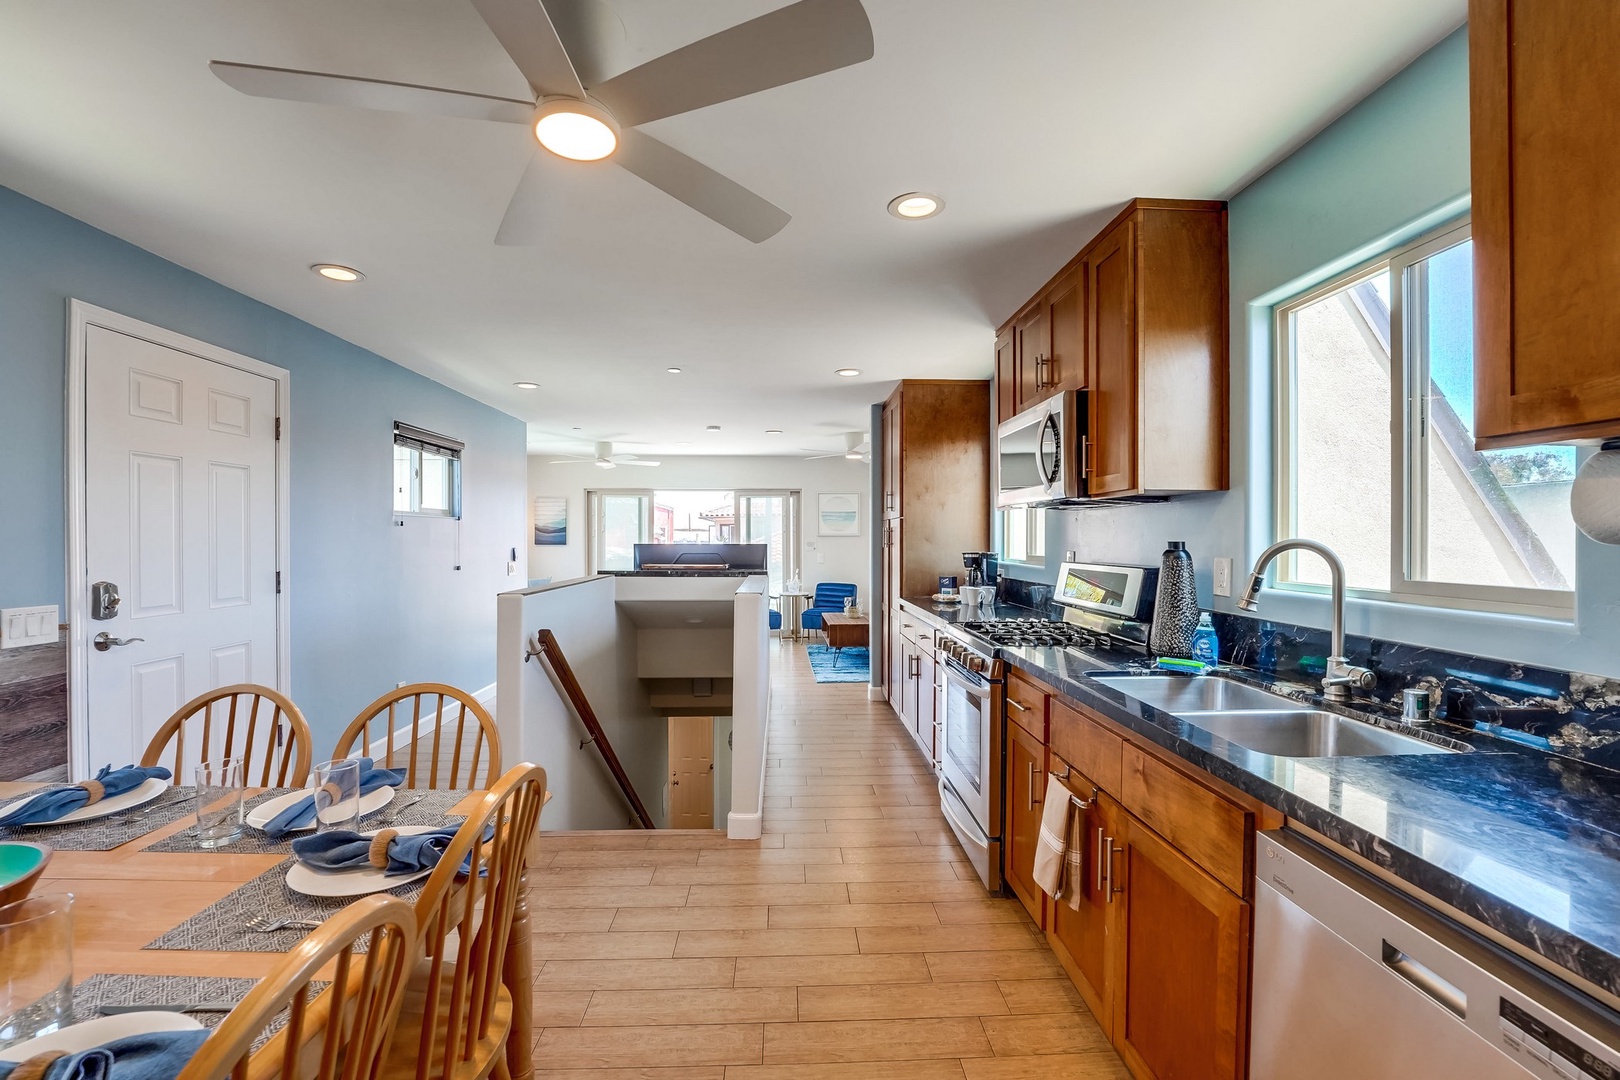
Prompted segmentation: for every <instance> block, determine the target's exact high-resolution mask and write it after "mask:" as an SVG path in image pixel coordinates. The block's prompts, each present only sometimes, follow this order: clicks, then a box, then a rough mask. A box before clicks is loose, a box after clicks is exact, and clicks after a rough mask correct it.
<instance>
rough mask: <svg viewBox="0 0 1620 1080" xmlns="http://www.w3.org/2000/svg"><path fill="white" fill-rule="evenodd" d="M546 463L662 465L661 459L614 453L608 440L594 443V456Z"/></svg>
mask: <svg viewBox="0 0 1620 1080" xmlns="http://www.w3.org/2000/svg"><path fill="white" fill-rule="evenodd" d="M546 464H547V465H595V466H596V467H597V468H599V469H614V468H617V467H619V466H620V465H645V466H647V467H649V468H651V467H652V466H655V465H662V464H663V462H661V461H648V460H647V459H646V458H638V457H636V455H634V454H615V453H614V452H613V444H612V443H610V442H599V443H597V444H596V456H595V457H594V458H588V457H571V458H558V459H557V460H556V461H548V462H546Z"/></svg>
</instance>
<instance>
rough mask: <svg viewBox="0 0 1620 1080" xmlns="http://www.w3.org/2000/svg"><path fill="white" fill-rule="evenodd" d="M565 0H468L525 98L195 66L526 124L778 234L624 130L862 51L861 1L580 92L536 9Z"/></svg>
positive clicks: (240, 86)
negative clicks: (530, 96)
mask: <svg viewBox="0 0 1620 1080" xmlns="http://www.w3.org/2000/svg"><path fill="white" fill-rule="evenodd" d="M568 2H569V0H472V4H473V7H475V8H477V10H478V14H479V15H481V16H482V17H483V20H484V22H485V23H486V24H487V25H488V26H489V28H490V30H492V31H493V32H494V34H495V37H496V39H497V40H498V41H499V42H500V44H501V47H502V48H504V49H505V50H506V53H507V55H508V56H510V57H511V58H512V62H513V63H514V64H516V65H517V67H518V70H519V71H521V72H522V73H523V76H524V78H526V79H528V81H529V85H530V87H531V88H532V89H533V90H534V94H535V97H534V100H532V101H530V100H516V99H513V98H501V97H491V96H489V95H486V94H473V93H468V92H466V91H462V90H445V89H440V88H438V87H432V86H416V85H413V84H411V83H396V82H384V81H382V80H380V79H363V78H358V77H356V76H352V75H332V74H326V73H322V72H317V71H297V70H293V69H291V68H277V67H262V66H260V65H257V64H237V63H231V62H228V61H224V60H215V61H213V62H212V63H210V64H209V65H208V66H209V69H210V70H212V71H213V73H214V74H215V75H217V76H218V77H219V78H220V79H222V80H223V81H224V82H226V83H228V84H229V85H231V86H233V87H235V88H236V89H237V90H240V91H241V92H242V93H244V94H251V95H253V96H254V97H268V98H281V99H285V100H289V101H308V102H317V103H320V104H325V105H349V106H354V107H358V108H363V109H382V110H385V111H389V112H405V113H425V114H429V115H434V116H450V117H458V118H461V119H469V120H494V121H499V122H505V123H512V124H523V125H527V126H529V127H530V129H531V131H532V132H533V133H534V136H535V138H536V139H538V140H539V143H540V145H541V146H542V147H544V148H545V149H546V150H548V151H550V153H551V154H555V155H557V156H558V157H562V158H569V159H571V160H574V161H600V160H602V159H610V160H611V161H612V162H613V163H614V164H617V165H619V166H621V167H623V168H625V169H628V170H629V171H630V172H632V173H634V174H635V175H637V176H639V177H641V178H642V179H643V180H645V181H647V183H649V184H651V185H652V186H653V187H655V188H658V189H659V190H661V191H663V192H665V193H667V194H668V195H671V196H673V197H674V198H676V199H678V200H680V201H681V202H683V203H685V204H686V205H687V206H690V207H691V208H692V209H694V210H696V211H697V212H698V213H700V214H703V215H705V216H706V217H709V218H712V219H713V220H714V221H716V222H718V223H720V224H721V225H724V226H725V227H726V228H728V229H730V230H731V231H732V232H734V233H736V234H737V235H739V236H742V237H744V238H745V239H748V240H751V241H753V242H754V243H756V244H757V243H760V242H761V241H764V240H768V239H770V238H771V237H772V236H775V235H776V234H777V233H778V232H780V231H781V230H782V227H783V226H785V225H786V224H787V223H788V221H789V220H790V217H789V215H788V214H787V212H786V211H784V210H782V209H781V208H780V207H778V206H775V205H773V204H772V203H770V202H767V201H766V200H765V199H763V198H761V197H760V196H758V195H756V194H754V193H753V192H752V191H749V190H748V189H747V188H745V187H743V186H742V185H740V184H737V183H736V182H734V181H732V180H729V179H727V178H726V177H724V176H722V175H720V174H719V173H717V172H715V171H714V170H713V169H711V168H709V167H708V166H706V165H703V164H701V163H700V162H697V161H695V160H693V159H692V158H689V157H687V156H686V155H685V154H683V153H681V152H680V151H679V150H676V149H674V148H673V147H670V146H666V145H665V144H664V143H661V142H659V141H658V140H657V139H654V138H653V137H652V136H650V135H647V134H645V133H644V132H642V131H639V130H637V128H638V126H639V125H641V124H646V123H650V122H652V121H654V120H662V119H663V118H665V117H668V116H679V115H680V114H682V113H687V112H691V111H692V110H694V109H701V108H704V107H706V106H709V105H716V104H718V103H720V102H722V101H731V100H733V99H736V98H740V97H746V96H748V95H749V94H757V93H759V92H760V91H761V90H769V89H771V88H772V87H776V86H784V85H786V84H788V83H792V82H798V81H799V80H801V79H808V78H810V77H812V76H814V75H821V74H824V73H826V72H829V71H836V70H838V69H839V68H843V67H848V66H850V65H851V64H859V63H861V62H862V61H865V60H870V59H871V58H872V52H873V46H872V25H871V23H870V22H869V21H868V19H867V17H866V9H865V8H863V7H862V6H861V0H799V2H798V3H795V4H789V5H788V6H787V7H784V8H779V9H778V10H776V11H772V12H770V13H768V14H765V15H761V16H760V17H759V18H757V19H750V20H749V21H748V22H745V23H740V24H738V25H736V26H733V27H732V28H731V29H729V30H722V31H721V32H720V33H718V34H713V35H711V36H709V37H706V38H702V39H701V40H698V41H694V42H693V43H692V44H690V45H686V46H683V47H682V48H679V49H676V50H675V51H674V52H671V53H665V54H664V55H663V56H660V57H658V58H657V59H655V60H649V61H648V62H647V63H645V64H642V65H641V66H640V67H635V68H632V69H630V70H629V71H626V72H623V73H622V74H619V75H615V76H613V77H612V78H609V79H606V80H604V81H602V82H599V83H597V84H596V85H594V86H591V87H589V88H588V90H587V88H586V87H585V85H584V84H583V83H582V82H581V81H580V75H579V72H580V71H593V70H597V64H596V58H595V57H591V56H586V55H582V53H583V52H584V51H585V50H586V49H587V47H588V44H589V43H588V42H587V41H584V40H582V39H581V38H580V37H579V36H578V35H576V34H570V35H569V36H570V37H571V38H572V39H573V43H572V45H568V44H565V42H564V40H563V36H562V35H561V34H559V32H558V27H557V23H556V22H555V21H554V20H553V18H552V15H551V14H550V13H549V12H548V11H547V8H552V9H554V10H558V11H559V13H561V11H562V9H563V8H565V7H566V6H567V4H568ZM563 25H569V24H568V23H567V21H566V20H565V21H564V23H563ZM549 156H550V155H548V154H545V153H540V152H538V151H537V152H536V154H535V157H534V159H533V160H531V162H530V164H529V167H528V169H527V170H526V171H525V172H524V174H523V179H522V180H521V181H520V182H519V184H518V189H517V191H516V193H515V194H514V195H513V196H512V202H511V204H510V205H509V206H508V207H507V209H506V217H505V218H504V219H503V220H502V222H501V228H500V231H499V232H498V233H497V234H496V237H495V242H496V243H497V244H522V243H527V242H531V241H532V240H533V238H534V228H533V225H534V223H535V222H536V221H537V220H539V219H540V218H541V216H542V215H543V213H544V211H545V209H546V205H547V199H548V196H550V195H551V192H550V191H548V190H547V185H546V182H545V175H544V173H545V170H546V168H547V167H548V164H549V162H548V161H547V160H546V159H548V158H549Z"/></svg>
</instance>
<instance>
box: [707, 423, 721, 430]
mask: <svg viewBox="0 0 1620 1080" xmlns="http://www.w3.org/2000/svg"><path fill="white" fill-rule="evenodd" d="M703 430H704V431H719V430H720V425H719V424H710V425H709V426H708V427H706V428H704V429H703Z"/></svg>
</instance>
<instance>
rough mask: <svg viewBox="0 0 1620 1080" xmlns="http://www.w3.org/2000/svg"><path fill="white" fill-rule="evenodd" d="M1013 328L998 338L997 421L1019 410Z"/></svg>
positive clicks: (1016, 356) (999, 421)
mask: <svg viewBox="0 0 1620 1080" xmlns="http://www.w3.org/2000/svg"><path fill="white" fill-rule="evenodd" d="M1014 340H1015V338H1014V336H1013V332H1012V331H1011V330H1008V331H1007V332H1006V333H1005V334H1002V335H1001V336H1000V337H999V338H997V339H996V423H998V424H999V423H1001V422H1002V421H1003V420H1008V419H1011V418H1012V417H1013V415H1014V414H1016V413H1017V412H1018V353H1017V350H1016V349H1015V348H1014V346H1013V343H1014Z"/></svg>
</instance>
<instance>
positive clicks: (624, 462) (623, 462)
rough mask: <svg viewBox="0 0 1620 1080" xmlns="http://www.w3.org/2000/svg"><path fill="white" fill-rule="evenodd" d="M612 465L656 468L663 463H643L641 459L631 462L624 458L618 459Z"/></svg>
mask: <svg viewBox="0 0 1620 1080" xmlns="http://www.w3.org/2000/svg"><path fill="white" fill-rule="evenodd" d="M614 464H615V465H644V466H646V467H647V468H657V467H658V466H659V465H662V464H663V462H662V461H645V460H643V459H641V458H636V459H635V460H633V461H632V460H627V459H625V458H619V459H618V460H617V461H615V462H614Z"/></svg>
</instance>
